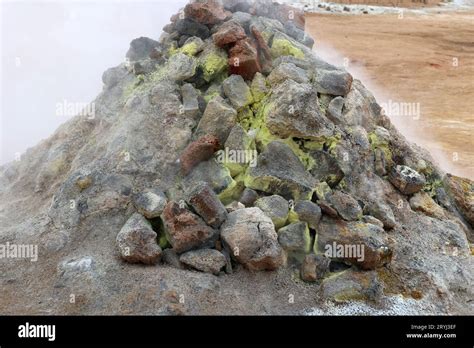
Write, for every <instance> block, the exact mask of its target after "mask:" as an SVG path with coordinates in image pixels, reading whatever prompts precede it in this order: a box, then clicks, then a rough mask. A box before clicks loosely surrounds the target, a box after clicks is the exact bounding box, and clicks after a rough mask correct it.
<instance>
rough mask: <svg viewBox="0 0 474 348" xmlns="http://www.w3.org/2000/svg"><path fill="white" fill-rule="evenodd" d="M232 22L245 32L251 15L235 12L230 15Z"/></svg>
mask: <svg viewBox="0 0 474 348" xmlns="http://www.w3.org/2000/svg"><path fill="white" fill-rule="evenodd" d="M232 20H233V21H235V22H237V23H239V24H240V25H241V26H242V27H243V28H244V29H245V30H248V28H249V25H250V21H251V20H252V15H251V14H250V13H246V12H241V11H237V12H235V13H234V14H233V15H232Z"/></svg>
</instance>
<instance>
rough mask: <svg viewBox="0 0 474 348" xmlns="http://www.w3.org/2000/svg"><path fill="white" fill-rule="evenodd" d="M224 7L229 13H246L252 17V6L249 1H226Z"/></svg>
mask: <svg viewBox="0 0 474 348" xmlns="http://www.w3.org/2000/svg"><path fill="white" fill-rule="evenodd" d="M223 5H224V8H225V9H226V10H228V11H231V12H238V13H244V14H248V15H249V16H250V14H249V12H250V10H251V7H252V5H251V4H250V2H249V1H248V0H224V1H223ZM240 11H241V12H240ZM234 14H235V13H234Z"/></svg>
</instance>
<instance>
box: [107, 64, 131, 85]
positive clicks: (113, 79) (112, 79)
mask: <svg viewBox="0 0 474 348" xmlns="http://www.w3.org/2000/svg"><path fill="white" fill-rule="evenodd" d="M127 74H128V70H127V68H125V66H123V65H119V66H117V67H114V68H110V69H107V70H106V71H105V72H104V73H103V74H102V82H103V83H104V85H105V88H112V87H114V86H115V85H117V84H118V83H119V82H120V81H121V80H122V79H123V78H124V77H125V76H126V75H127Z"/></svg>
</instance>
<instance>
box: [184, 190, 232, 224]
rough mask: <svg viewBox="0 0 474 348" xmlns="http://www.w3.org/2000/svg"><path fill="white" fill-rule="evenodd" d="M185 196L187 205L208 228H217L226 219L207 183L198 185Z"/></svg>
mask: <svg viewBox="0 0 474 348" xmlns="http://www.w3.org/2000/svg"><path fill="white" fill-rule="evenodd" d="M187 196H188V200H187V201H188V203H189V204H190V205H191V206H192V207H193V209H194V211H195V212H196V213H198V215H200V216H201V217H202V218H203V220H204V221H205V222H206V223H207V224H208V225H209V226H211V227H213V228H219V227H220V226H221V225H222V223H223V222H224V221H225V219H226V218H227V210H226V209H225V207H224V205H223V204H222V202H221V201H220V200H219V198H218V197H217V195H216V194H215V193H214V191H213V190H212V188H211V187H210V186H209V185H208V184H207V183H205V182H201V183H198V185H196V186H195V187H193V188H192V190H191V191H190V192H188V193H187Z"/></svg>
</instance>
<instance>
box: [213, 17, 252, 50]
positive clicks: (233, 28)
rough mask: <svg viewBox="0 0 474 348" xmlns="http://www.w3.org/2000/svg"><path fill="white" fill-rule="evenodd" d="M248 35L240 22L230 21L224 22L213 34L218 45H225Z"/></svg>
mask: <svg viewBox="0 0 474 348" xmlns="http://www.w3.org/2000/svg"><path fill="white" fill-rule="evenodd" d="M246 37H247V35H246V34H245V30H244V28H242V26H241V25H240V24H239V23H237V22H235V21H228V22H225V23H224V24H222V26H221V27H220V28H219V30H218V31H217V32H216V33H215V34H214V35H212V40H213V41H214V44H215V45H216V46H219V47H225V46H227V45H230V44H233V43H235V42H237V41H239V40H242V39H245V38H246Z"/></svg>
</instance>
